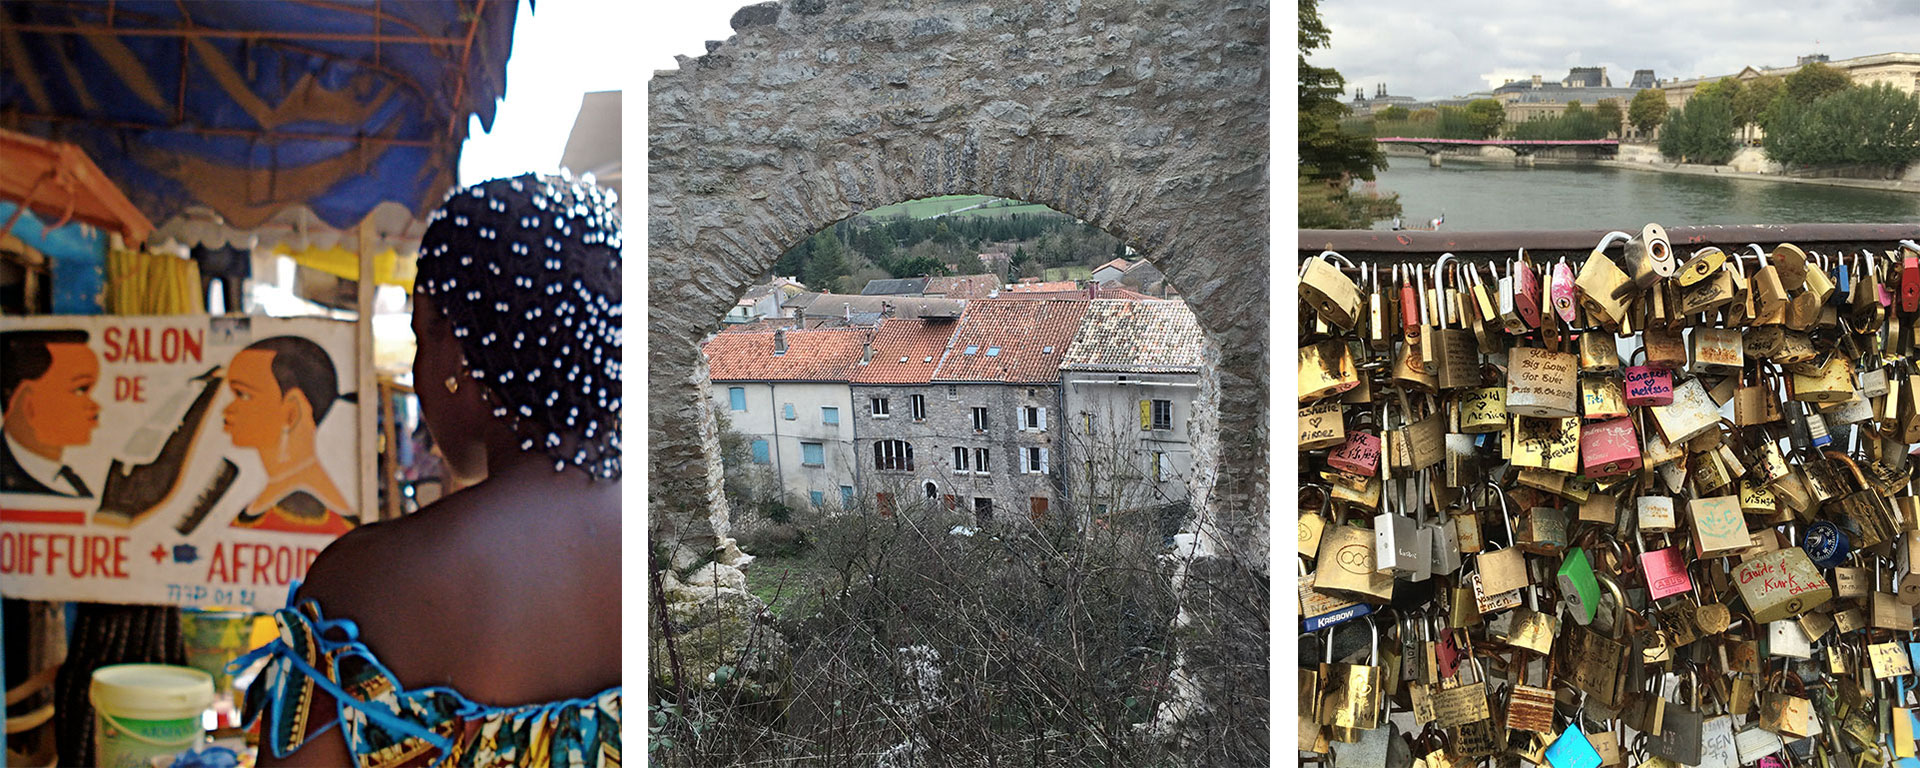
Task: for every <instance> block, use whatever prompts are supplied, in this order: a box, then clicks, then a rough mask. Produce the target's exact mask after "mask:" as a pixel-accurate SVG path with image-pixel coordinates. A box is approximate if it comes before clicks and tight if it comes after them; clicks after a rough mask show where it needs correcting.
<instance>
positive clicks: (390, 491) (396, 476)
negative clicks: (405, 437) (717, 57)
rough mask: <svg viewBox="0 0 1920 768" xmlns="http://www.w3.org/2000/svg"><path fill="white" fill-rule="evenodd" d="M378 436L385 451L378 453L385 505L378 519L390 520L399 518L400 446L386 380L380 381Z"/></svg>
mask: <svg viewBox="0 0 1920 768" xmlns="http://www.w3.org/2000/svg"><path fill="white" fill-rule="evenodd" d="M380 418H381V419H382V423H381V425H380V434H381V436H382V437H383V438H385V439H384V440H382V442H383V443H384V444H385V445H386V450H384V451H381V452H380V466H381V468H382V470H383V473H384V474H385V475H386V491H387V499H386V504H385V505H383V506H382V508H381V513H380V519H382V520H392V519H394V518H396V517H399V516H400V444H399V443H397V442H395V440H397V439H399V438H398V437H397V435H398V434H399V430H398V429H396V428H395V427H394V423H393V385H392V384H391V383H389V382H388V381H387V380H386V379H384V378H383V379H381V380H380Z"/></svg>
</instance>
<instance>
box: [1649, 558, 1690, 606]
mask: <svg viewBox="0 0 1920 768" xmlns="http://www.w3.org/2000/svg"><path fill="white" fill-rule="evenodd" d="M1640 573H1641V574H1643V575H1645V576H1646V577H1647V597H1648V598H1651V599H1654V600H1659V599H1661V598H1664V597H1671V596H1673V595H1677V594H1680V593H1682V592H1687V591H1691V590H1692V589H1693V577H1692V576H1689V575H1687V562H1686V560H1685V559H1683V558H1682V557H1681V554H1680V548H1679V547H1667V548H1665V549H1656V550H1654V551H1652V552H1647V551H1645V550H1644V547H1643V548H1642V551H1641V553H1640Z"/></svg>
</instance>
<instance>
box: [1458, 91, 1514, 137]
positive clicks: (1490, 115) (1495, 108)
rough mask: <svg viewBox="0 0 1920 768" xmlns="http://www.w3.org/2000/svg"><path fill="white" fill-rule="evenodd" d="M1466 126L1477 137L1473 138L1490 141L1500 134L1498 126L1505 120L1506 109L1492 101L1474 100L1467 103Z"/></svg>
mask: <svg viewBox="0 0 1920 768" xmlns="http://www.w3.org/2000/svg"><path fill="white" fill-rule="evenodd" d="M1466 118H1467V124H1468V125H1469V126H1471V127H1472V128H1473V130H1474V132H1475V133H1477V134H1478V135H1477V136H1475V137H1474V138H1479V139H1491V138H1493V137H1494V136H1497V135H1499V133H1500V124H1501V123H1504V122H1506V120H1507V109H1506V107H1503V106H1501V105H1500V102H1498V101H1495V100H1493V99H1474V100H1473V101H1469V102H1467V111H1466Z"/></svg>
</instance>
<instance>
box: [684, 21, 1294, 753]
mask: <svg viewBox="0 0 1920 768" xmlns="http://www.w3.org/2000/svg"><path fill="white" fill-rule="evenodd" d="M1192 5H1193V4H1192V3H1186V2H1179V1H1177V0H1145V1H1143V2H1136V1H1135V0H1127V1H1126V2H1098V1H1095V0H1053V1H1051V2H1019V1H1015V0H950V1H947V2H930V1H929V0H891V1H890V2H884V3H882V2H833V1H832V0H785V2H780V3H762V4H760V5H754V6H748V7H746V8H743V9H741V10H740V11H739V12H738V13H736V14H735V16H734V18H733V27H734V30H735V33H736V34H735V36H734V37H733V38H731V39H729V40H727V41H726V42H724V43H718V44H709V53H708V54H707V55H705V56H701V57H698V58H688V57H682V58H680V60H679V63H680V68H679V69H678V70H664V71H660V72H657V73H655V75H654V77H653V79H652V81H651V82H650V83H649V90H648V121H649V125H648V134H649V135H648V142H649V143H648V169H649V171H648V173H649V175H648V194H649V199H648V222H647V227H648V232H647V242H648V247H649V254H648V260H649V279H650V280H651V281H652V283H651V286H650V293H649V298H650V303H649V308H648V318H647V319H648V343H649V351H648V355H649V360H648V363H649V373H648V384H647V386H648V396H649V401H650V402H649V413H648V440H649V449H648V450H649V465H650V466H649V471H650V474H649V493H650V496H649V507H650V512H651V515H652V523H651V526H652V527H651V530H650V534H651V535H652V536H654V537H655V540H656V543H658V544H665V545H667V546H668V549H669V551H672V552H676V554H675V560H676V561H680V560H689V561H690V560H691V559H696V558H702V557H707V556H715V557H717V559H718V560H719V561H720V562H721V563H722V564H726V563H730V562H734V561H736V560H737V559H738V557H739V555H738V552H737V550H733V549H732V547H731V542H730V540H729V539H727V520H726V509H725V504H724V501H723V500H722V498H721V493H720V483H721V479H720V470H719V459H718V452H717V450H716V445H717V436H716V435H715V434H714V432H713V429H712V426H711V420H710V419H708V418H707V415H708V414H707V408H708V405H707V402H706V398H705V396H704V395H703V394H702V393H701V388H700V387H699V386H698V383H699V382H701V381H702V380H703V379H704V375H705V372H704V370H703V364H702V362H701V359H700V355H699V344H700V342H701V340H702V339H703V338H704V337H705V336H706V335H707V334H708V332H709V331H710V329H711V328H712V324H713V322H714V320H715V318H718V317H720V316H721V315H722V314H723V313H724V312H725V311H726V309H727V308H728V307H730V306H731V305H732V304H733V302H734V301H735V299H736V297H738V296H739V295H740V294H741V293H742V292H743V291H745V290H746V288H747V287H749V286H750V285H751V284H752V283H753V282H755V281H756V280H757V279H759V278H760V277H762V276H763V275H765V274H766V272H767V271H768V269H769V268H770V267H771V265H772V264H773V262H774V260H775V259H776V258H778V256H779V255H780V253H781V252H782V251H784V250H786V249H787V248H788V247H790V246H792V245H794V244H796V243H798V242H800V241H801V240H803V239H805V238H806V237H808V236H810V235H812V234H813V233H814V232H816V231H818V230H820V229H821V228H823V227H825V226H828V225H830V224H832V223H834V222H837V221H840V220H842V219H845V218H847V217H849V216H852V215H855V214H857V213H859V212H861V211H864V210H868V209H871V208H875V207H879V206H882V205H887V204H891V203H896V202H902V201H906V200H913V199H919V198H924V197H931V196H935V195H946V194H986V195H995V196H1002V197H1010V198H1014V199H1018V200H1024V201H1028V202H1034V203H1041V204H1044V205H1047V206H1049V207H1051V208H1053V209H1055V210H1057V211H1060V212H1063V213H1066V214H1069V215H1072V216H1075V217H1077V218H1080V219H1082V220H1084V221H1086V222H1088V223H1090V224H1093V225H1095V226H1098V227H1100V228H1102V229H1104V230H1106V231H1107V232H1109V233H1111V234H1113V235H1115V236H1117V237H1119V238H1121V239H1122V240H1123V241H1124V242H1126V244H1127V245H1129V246H1131V247H1132V248H1134V249H1135V250H1136V251H1137V252H1139V253H1141V254H1143V255H1144V256H1145V257H1146V258H1148V259H1149V260H1151V261H1152V262H1153V263H1154V265H1155V266H1156V267H1157V268H1159V269H1160V270H1161V271H1162V272H1164V273H1165V274H1166V275H1167V277H1168V279H1170V280H1171V281H1172V282H1173V284H1174V285H1175V286H1177V287H1178V288H1179V289H1180V291H1181V292H1182V294H1183V296H1184V297H1185V298H1186V300H1187V301H1188V302H1189V303H1190V305H1191V306H1192V307H1193V309H1194V312H1195V313H1196V315H1197V317H1198V319H1199V321H1200V324H1201V326H1202V327H1203V328H1204V329H1205V331H1206V332H1207V334H1208V337H1209V340H1210V342H1211V343H1210V344H1209V359H1210V360H1211V361H1212V362H1213V363H1214V365H1213V366H1212V371H1211V375H1210V376H1206V377H1203V381H1204V382H1205V383H1204V384H1203V390H1202V395H1203V396H1202V398H1201V399H1202V400H1203V401H1205V402H1210V403H1214V404H1216V405H1218V406H1219V407H1218V410H1217V412H1215V413H1204V414H1197V415H1196V421H1199V422H1201V423H1203V424H1205V423H1212V424H1214V434H1215V435H1216V436H1217V437H1218V439H1217V440H1213V441H1206V442H1210V443H1211V446H1212V453H1213V455H1212V456H1208V455H1204V454H1203V452H1202V451H1203V446H1202V445H1200V444H1199V443H1200V442H1201V441H1196V455H1195V468H1196V472H1199V473H1202V474H1201V476H1200V477H1199V478H1198V480H1199V482H1196V483H1195V485H1196V486H1199V487H1202V488H1207V487H1210V488H1211V491H1210V492H1209V493H1207V494H1204V495H1203V496H1202V498H1198V499H1195V501H1196V505H1195V509H1196V511H1197V512H1198V514H1196V519H1198V520H1200V521H1202V523H1203V528H1204V529H1203V530H1197V531H1193V532H1192V533H1193V534H1194V536H1192V537H1191V538H1190V539H1189V541H1190V542H1197V543H1196V546H1197V547H1198V551H1197V552H1196V554H1198V555H1199V556H1200V557H1199V559H1198V560H1196V561H1195V562H1199V561H1202V560H1204V561H1210V562H1208V563H1207V564H1206V565H1205V566H1204V567H1201V568H1200V569H1199V570H1200V571H1204V572H1208V573H1211V574H1213V576H1210V577H1209V578H1214V577H1220V576H1221V574H1224V573H1235V574H1241V577H1244V579H1246V580H1247V583H1248V584H1251V585H1253V586H1255V587H1256V588H1257V589H1258V591H1259V594H1258V596H1257V600H1258V604H1259V605H1260V606H1261V607H1260V611H1261V616H1260V617H1259V618H1260V619H1261V620H1262V622H1264V606H1265V603H1266V599H1265V590H1266V573H1265V571H1266V561H1267V541H1268V521H1267V512H1268V502H1267V489H1268V474H1267V472H1268V470H1267V463H1268V446H1267V440H1268V432H1267V430H1268V422H1267V411H1268V398H1267V394H1268V387H1269V382H1268V361H1269V356H1270V351H1269V345H1268V312H1267V307H1268V303H1267V302H1268V261H1267V253H1268V232H1267V222H1268V183H1269V179H1268V171H1269V169H1268V153H1267V137H1268V130H1269V124H1268V123H1269V121H1268V111H1269V103H1268V96H1267V93H1268V85H1269V81H1268V78H1269V71H1268V66H1267V63H1268V45H1267V39H1268V27H1269V24H1268V8H1267V4H1266V3H1265V2H1258V1H1256V2H1242V1H1237V0H1221V1H1220V2H1215V3H1211V4H1209V5H1208V6H1207V7H1201V8H1195V7H1191V6H1192ZM1209 468H1211V469H1209ZM1208 471H1212V472H1214V473H1215V476H1214V482H1212V483H1211V484H1209V483H1207V482H1206V481H1205V480H1206V477H1205V473H1206V472H1208ZM716 548H717V549H718V552H716V551H715V550H716ZM1190 570H1191V569H1190ZM1241 577H1225V578H1241ZM1212 583H1213V584H1215V585H1216V586H1217V584H1218V583H1219V579H1217V578H1215V580H1214V581H1213V582H1212ZM1246 597H1247V596H1246V595H1241V596H1240V598H1246ZM1236 599H1239V598H1236ZM1198 607H1199V605H1198V604H1195V606H1194V608H1198ZM1190 612H1192V611H1190ZM1200 613H1201V614H1203V616H1202V618H1203V619H1204V618H1205V616H1204V614H1205V610H1204V609H1202V610H1201V611H1200ZM1243 641H1244V638H1243ZM1259 642H1260V643H1261V644H1262V645H1261V647H1260V648H1259V649H1258V650H1259V653H1258V658H1260V659H1262V660H1264V658H1265V646H1264V643H1265V638H1264V637H1261V638H1259ZM1242 650H1246V649H1242ZM1227 655H1230V656H1234V657H1241V656H1243V655H1245V654H1242V653H1238V652H1233V653H1229V654H1227ZM1250 672H1253V673H1257V677H1258V679H1259V682H1258V687H1259V690H1260V695H1261V696H1262V697H1263V700H1264V695H1265V680H1266V670H1265V667H1264V666H1260V667H1259V669H1257V670H1251V671H1250ZM1202 676H1203V677H1204V675H1202ZM1250 676H1251V675H1250ZM1196 684H1197V685H1198V686H1199V690H1200V695H1199V698H1200V700H1201V705H1200V708H1201V709H1203V710H1204V709H1205V708H1206V704H1205V701H1206V700H1207V699H1215V700H1218V699H1217V698H1216V697H1214V696H1212V695H1210V694H1209V693H1208V691H1209V690H1213V689H1217V688H1218V686H1216V685H1212V684H1209V683H1206V682H1205V681H1204V680H1200V681H1196ZM1247 684H1248V685H1252V684H1253V683H1252V682H1251V681H1248V683H1247ZM1247 692H1249V691H1248V689H1245V688H1243V689H1241V694H1240V695H1244V694H1245V693H1247ZM1262 709H1263V710H1264V706H1263V707H1262ZM1262 714H1264V712H1263V713H1262ZM1262 723H1264V719H1263V720H1262ZM1261 738H1262V739H1264V734H1263V735H1262V737H1261ZM1263 743H1264V742H1263ZM1261 754H1263V755H1264V750H1263V751H1262V752H1261Z"/></svg>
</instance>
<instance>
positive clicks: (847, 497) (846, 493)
mask: <svg viewBox="0 0 1920 768" xmlns="http://www.w3.org/2000/svg"><path fill="white" fill-rule="evenodd" d="M840 506H842V507H851V506H853V486H851V485H843V486H840Z"/></svg>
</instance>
